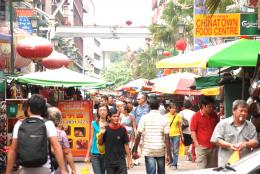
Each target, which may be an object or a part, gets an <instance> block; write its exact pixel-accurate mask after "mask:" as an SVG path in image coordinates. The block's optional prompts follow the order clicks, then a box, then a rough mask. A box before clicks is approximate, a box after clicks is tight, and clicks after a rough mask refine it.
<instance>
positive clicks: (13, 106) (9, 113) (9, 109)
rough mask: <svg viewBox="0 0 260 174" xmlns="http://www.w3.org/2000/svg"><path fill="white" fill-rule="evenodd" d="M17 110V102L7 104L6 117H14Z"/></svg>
mask: <svg viewBox="0 0 260 174" xmlns="http://www.w3.org/2000/svg"><path fill="white" fill-rule="evenodd" d="M17 112H18V104H17V103H14V104H10V105H7V116H8V117H16V114H17Z"/></svg>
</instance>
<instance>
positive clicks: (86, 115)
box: [58, 101, 93, 157]
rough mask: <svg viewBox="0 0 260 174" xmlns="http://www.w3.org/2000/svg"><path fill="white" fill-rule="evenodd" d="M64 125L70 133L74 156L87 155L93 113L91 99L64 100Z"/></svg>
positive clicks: (59, 104) (62, 107) (69, 137)
mask: <svg viewBox="0 0 260 174" xmlns="http://www.w3.org/2000/svg"><path fill="white" fill-rule="evenodd" d="M58 108H59V109H60V110H61V113H62V127H63V129H64V130H65V132H66V133H67V135H68V139H69V142H70V147H71V151H72V155H73V157H85V156H86V153H87V150H88V142H89V138H90V128H91V121H92V120H93V115H92V102H91V101H62V102H59V103H58Z"/></svg>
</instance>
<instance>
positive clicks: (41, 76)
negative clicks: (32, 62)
mask: <svg viewBox="0 0 260 174" xmlns="http://www.w3.org/2000/svg"><path fill="white" fill-rule="evenodd" d="M17 81H18V82H21V83H26V84H32V85H41V86H60V87H80V86H85V87H91V88H102V87H105V86H106V82H104V81H102V80H99V79H96V78H93V77H89V76H87V75H84V74H81V73H78V72H75V71H72V70H70V69H68V68H65V67H63V68H59V69H55V70H49V71H44V72H36V73H31V74H25V75H23V76H19V77H17Z"/></svg>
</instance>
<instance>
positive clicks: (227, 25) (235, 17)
mask: <svg viewBox="0 0 260 174" xmlns="http://www.w3.org/2000/svg"><path fill="white" fill-rule="evenodd" d="M194 21H195V26H194V37H196V38H200V37H216V36H220V37H229V36H239V35H240V14H215V15H211V14H204V15H195V17H194Z"/></svg>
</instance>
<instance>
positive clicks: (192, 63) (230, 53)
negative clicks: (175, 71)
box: [156, 39, 260, 68]
mask: <svg viewBox="0 0 260 174" xmlns="http://www.w3.org/2000/svg"><path fill="white" fill-rule="evenodd" d="M259 51H260V42H259V41H256V40H247V39H240V40H235V41H232V42H227V43H223V44H219V45H215V46H211V47H208V48H204V49H200V50H195V51H189V52H186V53H184V54H180V55H178V56H174V57H170V58H166V59H162V60H160V61H159V62H157V63H156V67H157V68H193V67H202V68H206V66H208V67H225V66H256V61H257V55H258V52H259Z"/></svg>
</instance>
